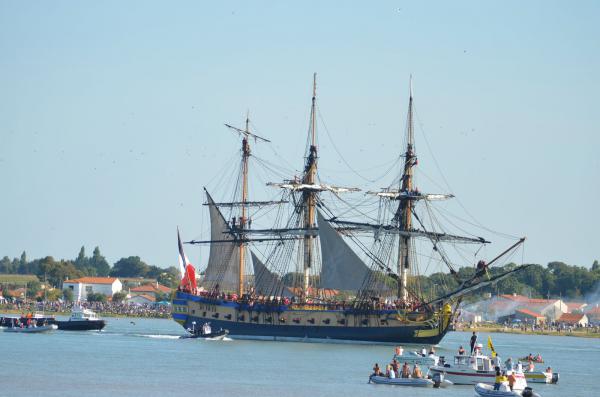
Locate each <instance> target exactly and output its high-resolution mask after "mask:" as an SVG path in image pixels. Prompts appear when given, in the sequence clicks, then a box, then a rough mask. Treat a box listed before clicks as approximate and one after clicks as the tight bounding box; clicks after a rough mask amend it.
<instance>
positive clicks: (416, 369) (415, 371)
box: [412, 363, 423, 379]
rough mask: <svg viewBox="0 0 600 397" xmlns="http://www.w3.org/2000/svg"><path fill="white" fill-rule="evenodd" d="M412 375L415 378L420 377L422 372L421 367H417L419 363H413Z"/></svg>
mask: <svg viewBox="0 0 600 397" xmlns="http://www.w3.org/2000/svg"><path fill="white" fill-rule="evenodd" d="M412 377H413V378H415V379H420V378H422V377H423V373H422V372H421V368H419V364H416V363H415V366H414V368H413V373H412Z"/></svg>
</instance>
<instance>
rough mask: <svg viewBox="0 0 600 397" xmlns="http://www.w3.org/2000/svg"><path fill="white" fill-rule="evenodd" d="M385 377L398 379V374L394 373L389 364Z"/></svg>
mask: <svg viewBox="0 0 600 397" xmlns="http://www.w3.org/2000/svg"><path fill="white" fill-rule="evenodd" d="M385 376H387V377H388V378H390V379H394V378H395V377H396V374H395V373H394V369H393V368H392V366H391V365H390V364H388V365H387V366H386V367H385Z"/></svg>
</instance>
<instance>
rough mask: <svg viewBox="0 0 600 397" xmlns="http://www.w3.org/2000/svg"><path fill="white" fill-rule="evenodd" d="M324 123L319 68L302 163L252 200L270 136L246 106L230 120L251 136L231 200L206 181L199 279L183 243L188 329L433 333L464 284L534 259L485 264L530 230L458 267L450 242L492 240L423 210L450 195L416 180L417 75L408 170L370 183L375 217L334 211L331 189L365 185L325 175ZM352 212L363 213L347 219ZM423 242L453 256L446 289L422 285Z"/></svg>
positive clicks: (374, 337)
mask: <svg viewBox="0 0 600 397" xmlns="http://www.w3.org/2000/svg"><path fill="white" fill-rule="evenodd" d="M316 124H317V110H316V74H315V76H314V80H313V95H312V102H311V112H310V122H309V131H308V141H307V150H306V156H305V163H304V167H303V170H302V174H301V175H300V176H296V177H291V178H290V179H287V180H284V181H283V182H281V183H272V182H269V183H267V185H269V186H271V187H272V188H276V189H279V190H280V192H281V195H280V196H278V197H277V198H278V199H277V200H271V201H252V200H251V199H250V197H249V194H248V192H249V178H248V175H249V172H250V170H249V159H250V158H251V156H253V155H252V154H251V150H250V142H251V141H254V142H256V143H264V144H268V142H269V141H268V140H267V139H265V138H263V137H260V136H258V135H256V134H255V133H253V132H251V131H250V123H249V120H248V117H247V118H246V125H245V128H236V127H233V126H231V125H228V124H226V126H227V128H229V129H231V130H232V131H233V132H235V133H236V134H239V136H240V137H241V140H242V142H241V143H242V148H241V162H240V166H239V168H238V169H239V176H238V177H237V178H236V183H235V187H234V192H233V195H232V196H233V200H232V201H227V202H217V201H215V200H214V199H213V197H212V196H211V194H210V193H209V192H208V190H206V189H205V190H206V203H205V205H206V206H207V207H208V210H209V214H210V239H207V240H192V241H188V242H187V243H188V244H205V245H208V246H209V247H210V254H209V256H208V264H207V267H206V269H205V270H204V272H203V274H202V275H201V277H200V284H199V286H197V285H196V284H195V280H191V278H194V276H193V272H192V275H189V273H188V272H187V271H186V265H187V262H188V261H187V258H186V257H185V254H184V253H183V247H182V245H181V242H180V249H179V250H180V264H182V265H183V266H182V275H183V273H184V272H185V277H184V280H187V282H183V283H182V286H181V287H180V288H179V289H178V291H177V292H176V296H175V298H174V299H173V305H172V307H173V309H172V310H173V313H172V315H173V318H174V320H175V321H177V322H178V323H180V324H181V325H182V326H183V327H184V328H186V329H191V328H194V326H196V327H197V326H200V325H202V324H205V323H210V324H211V326H212V327H213V328H216V329H218V328H223V329H228V330H229V334H230V335H232V336H234V337H238V338H255V339H274V340H330V341H350V342H383V343H419V344H423V343H426V344H436V343H438V342H440V341H441V339H442V338H443V337H444V335H445V334H446V332H448V330H449V328H450V326H451V324H452V323H453V320H454V319H455V317H456V315H457V312H458V307H459V305H460V303H461V301H462V299H463V297H464V296H465V295H466V294H468V293H470V292H472V291H474V290H476V289H479V288H482V287H485V286H488V285H490V284H492V283H495V282H498V281H500V280H502V279H504V278H506V277H508V276H510V275H511V274H513V273H514V272H516V271H519V270H521V269H523V268H524V267H525V266H516V267H513V268H511V269H510V270H508V271H501V272H492V273H491V274H493V275H490V273H488V271H487V268H488V267H489V266H490V265H492V264H493V263H494V262H496V261H498V260H499V259H500V258H503V257H505V256H506V255H508V254H509V253H511V252H514V250H515V249H516V248H517V246H519V245H520V244H522V243H523V241H524V238H522V239H518V241H516V242H515V243H514V244H513V245H512V246H510V247H509V248H508V249H506V250H505V251H503V252H502V253H501V254H500V255H498V256H496V257H495V258H494V259H492V260H490V261H489V262H488V263H485V262H484V261H483V260H480V261H479V262H478V264H477V268H476V269H474V271H473V272H471V274H469V275H468V276H466V277H465V276H461V274H460V272H457V271H456V270H455V268H456V264H455V263H453V261H452V260H451V258H450V257H449V255H447V250H446V247H447V246H456V245H459V244H467V245H471V246H475V247H481V246H482V245H486V244H488V243H489V241H488V240H486V239H484V238H481V237H477V236H462V235H458V234H453V233H447V232H444V231H443V230H441V229H440V227H439V226H436V224H433V223H427V222H426V221H425V220H424V219H423V218H424V216H423V215H419V211H418V207H419V206H420V205H423V206H425V207H426V209H427V211H430V203H432V202H434V201H436V200H445V199H450V198H452V197H453V196H452V195H450V194H426V193H422V192H420V191H419V190H418V189H417V188H416V187H415V184H414V171H415V167H416V166H417V156H416V151H415V142H414V139H415V137H414V122H413V95H412V83H411V89H410V96H409V104H408V119H407V127H406V138H405V139H406V146H405V147H404V148H403V153H402V154H401V155H400V157H399V158H400V159H401V160H400V163H401V164H400V169H401V170H400V175H399V177H398V178H396V179H395V181H394V182H393V184H392V185H390V186H388V187H387V188H385V189H382V190H381V191H368V192H367V197H371V198H372V200H373V202H375V203H377V205H378V207H377V211H376V212H377V217H376V218H374V217H373V216H372V215H370V216H364V215H365V213H364V212H361V211H354V212H352V211H350V210H346V211H343V214H336V212H335V211H336V209H335V208H333V206H332V205H330V201H329V200H328V199H324V197H323V196H324V195H325V194H329V195H328V196H330V197H332V198H333V199H339V200H342V202H346V200H345V199H344V198H342V196H343V194H345V193H348V194H350V195H351V194H353V193H354V192H358V191H359V190H360V189H357V188H349V187H340V186H333V185H330V184H328V183H324V182H322V181H320V179H319V178H318V173H317V165H318V153H319V152H318V147H317V129H316ZM267 209H270V210H267ZM267 211H270V213H271V214H272V216H271V219H272V220H273V222H272V224H271V226H270V227H263V228H261V227H258V228H257V227H256V226H255V227H253V225H252V220H253V217H258V216H259V215H260V216H263V215H264V213H265V212H267ZM427 211H426V212H427ZM350 214H353V215H357V216H352V217H351V218H348V216H349V215H350ZM422 245H429V248H430V249H431V255H432V256H433V255H435V256H436V258H437V259H436V260H437V261H438V262H439V263H441V264H443V265H445V266H447V267H448V269H449V271H450V274H451V275H452V278H453V279H454V283H453V286H454V288H450V289H447V290H445V291H441V292H440V293H439V294H438V296H431V295H429V296H426V294H424V292H423V290H422V288H421V286H420V280H421V278H420V277H418V270H417V269H418V262H419V260H418V258H417V247H418V246H422ZM259 253H262V259H261V255H260V254H259ZM430 259H431V256H430ZM249 262H251V264H252V269H250V266H248V263H249ZM464 265H467V263H464Z"/></svg>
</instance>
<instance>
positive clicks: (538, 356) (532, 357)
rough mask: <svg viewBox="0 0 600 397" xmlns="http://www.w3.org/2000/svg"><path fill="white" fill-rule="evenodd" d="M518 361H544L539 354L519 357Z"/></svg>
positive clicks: (541, 362)
mask: <svg viewBox="0 0 600 397" xmlns="http://www.w3.org/2000/svg"><path fill="white" fill-rule="evenodd" d="M519 361H521V362H524V363H526V362H529V361H533V362H534V363H538V364H543V363H544V359H543V358H542V356H540V355H539V354H538V355H537V356H533V355H531V356H525V357H521V358H520V359H519Z"/></svg>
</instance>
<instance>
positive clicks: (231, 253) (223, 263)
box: [204, 192, 240, 291]
mask: <svg viewBox="0 0 600 397" xmlns="http://www.w3.org/2000/svg"><path fill="white" fill-rule="evenodd" d="M206 199H207V201H208V207H209V213H210V238H211V240H213V241H219V242H216V243H211V244H210V254H209V256H208V266H207V267H206V273H205V275H204V280H205V281H206V282H207V283H208V287H209V288H214V287H216V286H217V284H218V286H219V289H220V290H221V291H226V290H229V291H231V290H236V289H237V288H238V282H239V272H240V270H239V261H240V251H239V246H238V244H237V243H235V242H234V238H233V235H232V234H231V233H230V227H229V224H228V223H227V221H226V220H225V218H224V217H223V214H221V211H219V207H218V206H216V205H215V202H214V200H213V199H212V197H211V196H210V194H209V193H208V192H206ZM229 241H231V242H229Z"/></svg>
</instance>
